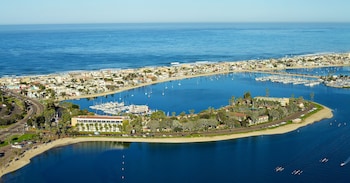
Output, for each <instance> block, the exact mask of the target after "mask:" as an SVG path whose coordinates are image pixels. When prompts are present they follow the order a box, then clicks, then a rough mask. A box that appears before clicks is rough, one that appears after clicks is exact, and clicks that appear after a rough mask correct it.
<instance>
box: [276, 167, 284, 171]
mask: <svg viewBox="0 0 350 183" xmlns="http://www.w3.org/2000/svg"><path fill="white" fill-rule="evenodd" d="M283 170H284V168H283V167H282V166H278V167H276V168H275V171H276V172H282V171H283Z"/></svg>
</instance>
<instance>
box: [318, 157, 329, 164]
mask: <svg viewBox="0 0 350 183" xmlns="http://www.w3.org/2000/svg"><path fill="white" fill-rule="evenodd" d="M320 162H321V163H327V162H328V158H323V159H320Z"/></svg>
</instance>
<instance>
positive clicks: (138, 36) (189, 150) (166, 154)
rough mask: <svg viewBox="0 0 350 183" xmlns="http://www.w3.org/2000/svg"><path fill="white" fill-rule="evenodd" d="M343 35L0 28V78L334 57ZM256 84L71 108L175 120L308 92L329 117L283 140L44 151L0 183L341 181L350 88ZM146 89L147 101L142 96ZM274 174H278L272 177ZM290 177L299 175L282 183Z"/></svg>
mask: <svg viewBox="0 0 350 183" xmlns="http://www.w3.org/2000/svg"><path fill="white" fill-rule="evenodd" d="M349 28H350V25H349V24H166V25H161V24H145V25H134V24H132V25H128V24H124V25H119V24H116V25H64V26H14V27H12V26H11V27H8V26H3V27H1V28H0V39H1V42H0V45H1V46H0V48H1V49H0V50H1V51H0V56H1V60H5V63H6V64H4V63H3V62H1V63H0V64H2V65H1V68H3V66H4V65H6V67H7V69H1V72H2V73H3V74H2V75H12V74H16V75H26V74H39V73H41V74H44V73H53V72H62V71H68V70H90V69H99V68H110V67H115V68H127V67H142V66H146V65H168V64H169V62H172V61H180V62H194V61H198V60H212V61H222V60H244V59H249V58H270V57H281V56H286V55H301V54H309V53H317V52H344V51H349V50H350V44H349V43H350V31H349ZM4 35H5V36H4ZM109 35H111V36H109ZM118 36H119V37H118ZM117 37H118V38H117ZM2 40H7V41H2ZM16 40H17V41H16ZM103 40H104V41H103ZM13 41H16V42H17V43H13ZM204 43H206V45H204ZM209 43H210V44H209ZM9 50H13V51H14V52H10V51H9ZM5 53H6V54H5ZM15 53H17V54H15ZM19 61H21V64H20V63H17V62H19ZM26 62H28V63H26ZM27 64H28V65H27ZM91 64H92V65H93V66H94V67H96V68H94V67H91ZM47 65H50V66H51V65H52V67H48V68H47V67H46V66H47ZM55 66H57V67H55ZM29 68H30V69H31V70H29ZM327 69H328V70H327ZM348 70H349V67H343V68H341V69H336V70H335V72H339V73H347V71H348ZM290 72H295V70H294V71H290ZM302 72H309V71H302ZM311 72H329V68H324V69H316V70H312V71H311ZM332 72H333V70H332ZM256 76H260V75H255V74H247V73H242V74H227V75H215V76H210V77H200V78H193V79H186V80H181V81H172V82H167V83H160V84H157V85H151V86H147V87H142V88H138V89H134V90H130V91H127V92H122V93H117V94H114V95H110V96H106V97H98V98H96V99H95V100H90V101H89V100H87V99H80V100H74V101H72V102H74V103H77V104H79V105H80V106H81V107H82V108H88V106H89V105H91V104H96V103H101V102H107V101H124V102H126V103H133V104H147V105H149V106H150V107H151V108H153V109H159V110H164V111H165V112H170V113H171V112H176V113H177V114H179V113H180V112H182V111H185V112H188V111H189V110H191V109H194V110H195V112H199V111H201V110H204V109H207V108H208V107H209V106H211V107H215V108H218V107H220V106H224V105H227V104H228V100H229V99H230V98H231V96H233V95H234V96H236V97H239V96H241V95H243V93H244V92H246V91H250V92H251V93H252V95H253V96H258V95H265V92H266V88H268V89H269V93H270V96H277V97H290V96H292V95H294V96H295V97H299V96H302V97H304V98H305V99H309V98H310V93H312V92H313V93H314V94H315V95H314V100H315V101H316V102H319V103H322V104H324V105H327V106H328V107H330V108H331V109H333V112H334V117H333V118H332V119H326V120H323V121H321V122H319V123H315V124H313V125H308V126H306V127H303V128H301V129H299V130H297V131H293V132H290V133H286V134H281V135H271V136H266V135H265V136H257V137H248V138H242V139H236V140H227V141H220V142H210V143H191V144H150V143H124V144H121V143H112V142H91V143H79V144H74V145H69V146H65V147H59V148H55V149H52V150H49V151H47V152H45V153H43V154H41V155H39V156H37V157H35V158H33V159H32V162H31V163H30V164H29V165H27V166H25V167H24V168H22V169H20V170H18V171H16V172H14V173H10V174H7V175H5V176H4V177H3V178H2V179H0V182H6V183H7V182H38V183H40V182H86V183H88V182H170V183H171V182H174V183H175V182H349V181H350V175H349V171H350V165H346V166H344V167H340V163H341V162H343V161H345V160H346V159H348V158H349V156H350V133H349V130H350V117H349V115H348V113H349V111H350V106H349V105H348V104H349V103H350V97H349V94H350V90H349V89H337V88H329V87H326V86H324V85H319V86H315V87H312V88H310V87H305V86H299V85H283V84H278V83H269V82H256V81H255V80H254V78H255V77H256ZM179 83H181V85H179ZM165 88H167V89H165ZM150 91H151V92H152V94H151V95H150V97H148V95H145V92H147V93H149V92H150ZM162 92H164V95H162ZM97 112H98V111H97ZM339 124H340V125H339ZM324 157H327V158H329V162H327V163H325V164H322V163H320V162H319V160H320V159H322V158H324ZM123 162H124V163H123ZM276 166H284V167H285V170H284V171H283V172H280V173H276V172H275V171H274V168H275V167H276ZM122 168H124V169H122ZM294 169H301V170H303V171H304V172H303V174H302V175H300V176H294V175H291V172H292V171H293V170H294Z"/></svg>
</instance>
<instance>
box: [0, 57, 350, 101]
mask: <svg viewBox="0 0 350 183" xmlns="http://www.w3.org/2000/svg"><path fill="white" fill-rule="evenodd" d="M324 67H350V65H349V64H334V65H326V66H308V67H305V66H297V67H288V68H280V69H266V68H265V69H259V70H236V71H232V70H226V71H220V72H208V73H202V74H195V75H186V76H177V77H171V78H167V79H164V80H157V81H152V82H148V83H142V84H139V85H135V86H127V87H123V88H120V89H118V90H114V91H108V92H102V93H95V94H89V95H80V96H66V97H64V98H62V97H61V98H58V101H64V100H78V99H84V98H94V97H102V96H107V95H113V94H117V93H121V92H124V91H128V90H132V89H136V88H141V87H145V86H148V85H154V84H159V83H165V82H170V81H177V80H184V79H191V78H197V77H206V76H213V75H220V74H230V73H244V72H248V73H270V74H276V75H294V76H296V75H297V74H288V73H278V72H277V73H276V72H274V71H279V70H284V69H314V68H324ZM303 77H310V78H314V77H315V76H312V75H303ZM0 79H1V78H0Z"/></svg>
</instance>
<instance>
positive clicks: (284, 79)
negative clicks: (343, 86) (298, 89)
mask: <svg viewBox="0 0 350 183" xmlns="http://www.w3.org/2000/svg"><path fill="white" fill-rule="evenodd" d="M255 80H256V81H261V82H265V81H270V82H274V83H283V84H293V85H304V86H309V87H313V86H316V85H319V84H321V83H322V80H321V79H311V78H305V77H304V78H303V77H290V76H279V75H270V76H263V77H257V78H255Z"/></svg>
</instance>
